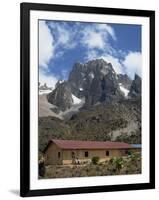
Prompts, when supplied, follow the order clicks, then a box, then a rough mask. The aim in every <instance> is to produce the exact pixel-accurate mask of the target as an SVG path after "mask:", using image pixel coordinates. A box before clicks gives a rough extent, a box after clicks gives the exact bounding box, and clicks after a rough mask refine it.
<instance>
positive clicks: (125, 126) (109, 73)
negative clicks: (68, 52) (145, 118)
mask: <svg viewBox="0 0 159 200" xmlns="http://www.w3.org/2000/svg"><path fill="white" fill-rule="evenodd" d="M48 138H58V139H59V138H60V139H73V140H74V139H75V140H76V139H77V140H100V141H106V140H110V141H124V142H128V143H134V144H135V143H141V78H140V77H139V76H138V75H135V77H134V80H131V79H130V77H129V76H128V75H127V74H117V73H116V72H115V70H114V67H113V65H112V64H111V63H109V62H106V61H105V60H103V59H96V60H91V61H88V62H86V63H84V64H82V63H79V62H78V63H75V64H74V65H73V68H72V70H71V72H70V74H69V76H68V80H65V81H64V80H59V81H58V82H57V83H56V86H55V89H52V88H48V87H47V85H46V84H44V85H39V148H40V150H43V148H44V147H45V146H46V145H47V142H48Z"/></svg>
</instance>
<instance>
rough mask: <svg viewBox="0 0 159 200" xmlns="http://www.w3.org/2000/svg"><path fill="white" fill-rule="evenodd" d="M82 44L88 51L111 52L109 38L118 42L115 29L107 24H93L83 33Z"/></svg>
mask: <svg viewBox="0 0 159 200" xmlns="http://www.w3.org/2000/svg"><path fill="white" fill-rule="evenodd" d="M81 33H82V38H81V43H82V44H83V45H85V46H86V47H87V48H88V49H100V50H102V51H108V52H109V51H111V46H110V43H109V37H111V38H112V39H113V40H116V39H117V38H116V35H115V31H114V29H113V28H112V27H111V26H109V25H107V24H92V25H90V26H87V27H85V28H84V29H83V30H82V31H81Z"/></svg>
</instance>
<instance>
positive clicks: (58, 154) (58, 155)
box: [45, 143, 63, 165]
mask: <svg viewBox="0 0 159 200" xmlns="http://www.w3.org/2000/svg"><path fill="white" fill-rule="evenodd" d="M62 160H63V159H62V150H61V149H60V148H59V147H58V146H57V145H56V144H54V143H52V144H51V145H50V146H49V147H48V149H47V150H46V152H45V164H46V165H55V164H62Z"/></svg>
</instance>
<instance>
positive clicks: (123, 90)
mask: <svg viewBox="0 0 159 200" xmlns="http://www.w3.org/2000/svg"><path fill="white" fill-rule="evenodd" d="M119 87H120V90H121V91H122V92H123V93H124V95H125V97H127V96H128V93H129V90H127V89H126V88H124V87H123V86H122V85H120V83H119Z"/></svg>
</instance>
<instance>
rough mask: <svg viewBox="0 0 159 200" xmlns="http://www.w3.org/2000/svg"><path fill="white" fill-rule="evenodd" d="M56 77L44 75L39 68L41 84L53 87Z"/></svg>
mask: <svg viewBox="0 0 159 200" xmlns="http://www.w3.org/2000/svg"><path fill="white" fill-rule="evenodd" d="M57 81H58V79H57V78H56V77H55V76H54V75H45V74H44V73H43V72H42V71H41V70H40V71H39V82H40V83H41V84H42V85H43V84H44V83H46V84H47V86H48V87H52V88H53V89H54V88H55V85H56V83H57Z"/></svg>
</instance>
